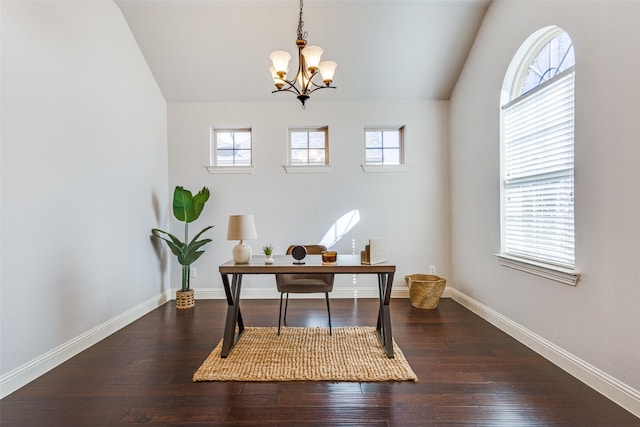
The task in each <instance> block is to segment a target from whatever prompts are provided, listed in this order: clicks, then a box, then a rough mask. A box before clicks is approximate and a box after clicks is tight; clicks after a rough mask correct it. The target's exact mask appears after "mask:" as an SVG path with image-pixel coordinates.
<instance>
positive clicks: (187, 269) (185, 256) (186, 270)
mask: <svg viewBox="0 0 640 427" xmlns="http://www.w3.org/2000/svg"><path fill="white" fill-rule="evenodd" d="M209 195H210V193H209V189H207V187H203V188H202V190H200V192H198V194H196V195H195V196H194V195H192V194H191V191H189V190H187V189H185V188H183V187H180V186H177V187H176V188H175V190H174V192H173V215H174V216H175V217H176V219H177V220H178V221H183V222H184V241H181V240H180V239H179V238H178V237H176V236H174V235H173V234H171V233H169V232H166V231H163V230H160V229H158V228H154V229H152V230H151V234H153V236H155V237H157V238H159V239H162V240H164V241H165V242H167V245H168V246H169V249H171V252H172V253H173V254H174V255H175V256H176V257H177V259H178V263H179V264H180V265H181V266H182V289H181V291H183V292H186V291H188V290H189V289H190V288H189V278H190V273H191V264H193V263H194V261H195V260H197V259H198V258H200V256H201V255H202V254H203V253H204V250H203V249H201V248H202V247H203V246H204V245H206V244H207V243H209V242H211V239H202V240H198V239H199V238H200V236H201V235H202V234H203V233H204V232H205V231H207V230H209V229H211V228H213V225H210V226H208V227H205V228H203V229H202V230H200V232H199V233H198V234H196V235H195V236H194V237H193V239H191V241H189V223H190V222H193V221H195V220H196V219H198V217H199V216H200V214H201V213H202V210H203V209H204V205H205V203H206V202H207V200H209Z"/></svg>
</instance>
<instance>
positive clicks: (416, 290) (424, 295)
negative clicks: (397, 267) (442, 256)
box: [404, 274, 447, 310]
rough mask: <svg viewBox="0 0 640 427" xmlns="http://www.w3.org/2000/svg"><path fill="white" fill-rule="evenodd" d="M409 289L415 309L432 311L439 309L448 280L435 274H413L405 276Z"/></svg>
mask: <svg viewBox="0 0 640 427" xmlns="http://www.w3.org/2000/svg"><path fill="white" fill-rule="evenodd" d="M404 279H405V280H406V281H407V286H408V287H409V299H411V305H412V306H414V307H415V308H424V309H427V310H432V309H434V308H438V302H439V301H440V297H441V296H442V292H444V287H445V286H446V284H447V281H446V279H443V278H442V277H439V276H435V275H433V274H412V275H410V276H404Z"/></svg>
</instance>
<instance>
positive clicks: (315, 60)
mask: <svg viewBox="0 0 640 427" xmlns="http://www.w3.org/2000/svg"><path fill="white" fill-rule="evenodd" d="M323 53H324V50H323V49H322V48H321V47H320V46H307V47H305V48H304V49H302V55H304V60H305V62H306V63H307V68H308V69H309V71H311V72H312V73H313V72H314V71H315V70H317V69H318V64H319V63H320V58H321V57H322V54H323Z"/></svg>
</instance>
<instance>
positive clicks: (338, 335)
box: [193, 327, 418, 382]
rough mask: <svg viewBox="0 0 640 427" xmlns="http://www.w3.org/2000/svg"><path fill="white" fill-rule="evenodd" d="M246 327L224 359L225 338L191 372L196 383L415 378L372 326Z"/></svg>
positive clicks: (399, 356) (396, 352) (394, 346)
mask: <svg viewBox="0 0 640 427" xmlns="http://www.w3.org/2000/svg"><path fill="white" fill-rule="evenodd" d="M332 332H333V335H329V329H328V328H299V327H295V328H294V327H285V328H282V329H281V331H280V336H278V335H277V333H278V329H277V328H275V327H270V328H258V327H247V328H245V330H244V333H243V334H242V337H241V338H240V340H239V341H238V343H237V344H236V345H235V347H234V348H233V350H232V351H231V353H230V354H229V356H228V357H227V358H226V359H222V358H221V357H220V350H221V348H222V341H220V343H219V344H218V345H217V347H216V348H215V349H214V350H213V352H212V353H211V354H210V355H209V357H208V358H207V359H206V360H205V361H204V363H203V364H202V366H200V368H198V370H197V371H196V373H195V374H194V375H193V381H358V382H367V381H417V380H418V378H417V377H416V374H415V373H414V372H413V370H412V369H411V367H410V366H409V363H408V362H407V360H406V359H405V357H404V355H403V354H402V352H401V351H400V348H399V347H398V346H397V344H396V343H395V341H394V343H393V348H394V350H393V351H394V358H393V359H389V358H388V357H387V355H386V354H385V352H384V349H383V347H382V345H381V344H380V340H379V339H378V335H377V334H376V330H375V328H373V327H344V328H333V331H332Z"/></svg>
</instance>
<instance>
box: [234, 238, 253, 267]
mask: <svg viewBox="0 0 640 427" xmlns="http://www.w3.org/2000/svg"><path fill="white" fill-rule="evenodd" d="M251 252H252V251H251V246H249V245H247V244H246V243H244V242H243V241H242V240H240V243H238V244H237V245H235V246H234V247H233V262H235V263H236V264H249V263H250V262H251V255H252V254H251Z"/></svg>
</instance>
